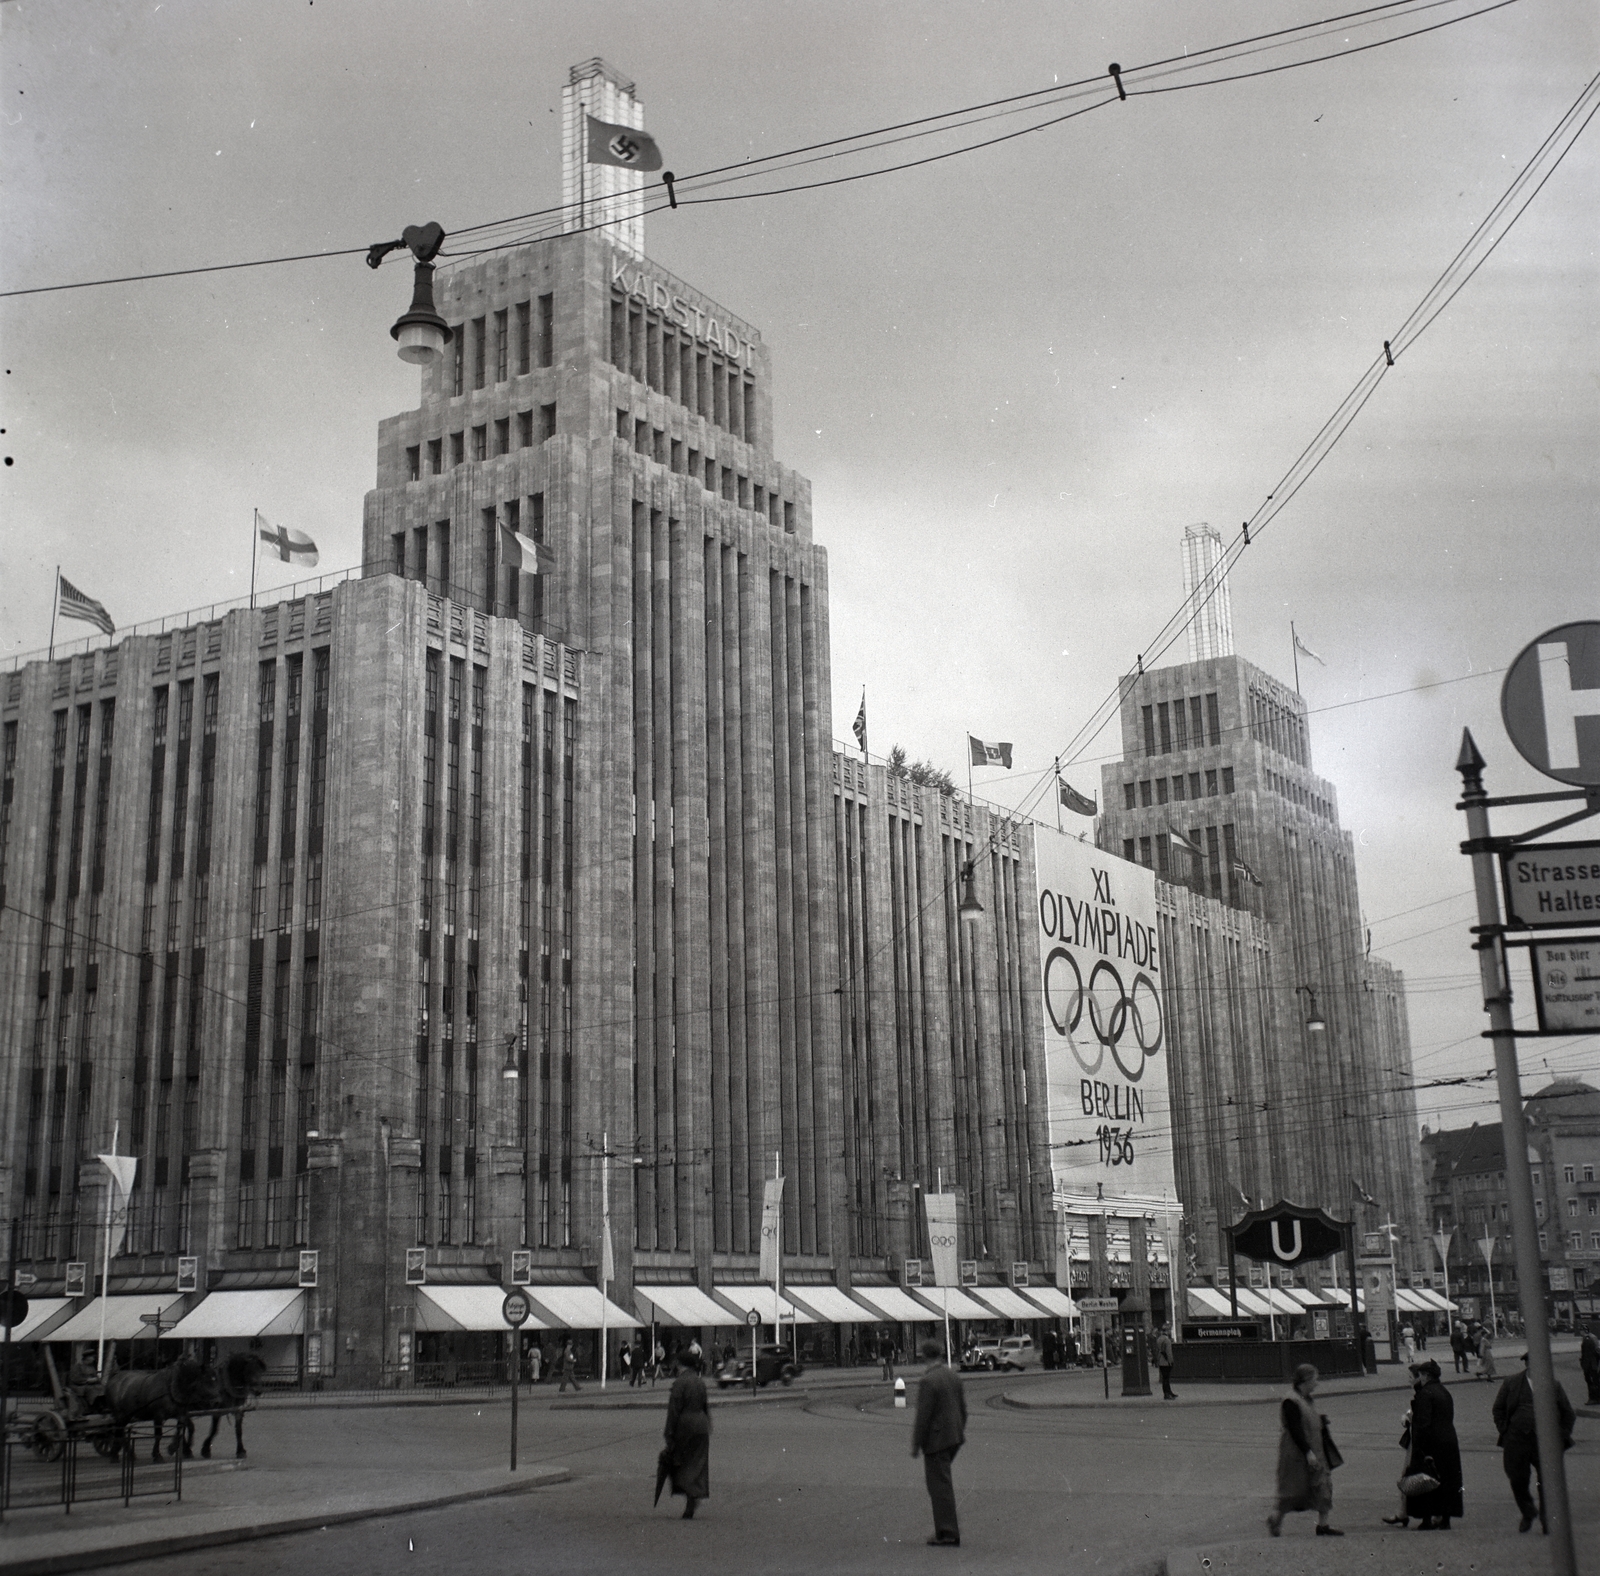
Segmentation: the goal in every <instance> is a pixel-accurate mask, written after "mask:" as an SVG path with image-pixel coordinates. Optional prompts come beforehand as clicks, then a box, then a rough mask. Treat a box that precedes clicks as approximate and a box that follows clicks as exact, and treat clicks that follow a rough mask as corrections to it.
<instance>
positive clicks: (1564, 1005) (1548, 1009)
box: [1530, 941, 1600, 1034]
mask: <svg viewBox="0 0 1600 1576" xmlns="http://www.w3.org/2000/svg"><path fill="white" fill-rule="evenodd" d="M1530 950H1531V952H1532V953H1533V994H1534V999H1535V1000H1536V1001H1537V1002H1538V1005H1539V1027H1540V1028H1541V1029H1543V1030H1544V1031H1545V1033H1546V1034H1595V1033H1600V943H1597V942H1593V941H1577V942H1574V941H1541V942H1535V943H1534V945H1533V946H1532V948H1531V949H1530Z"/></svg>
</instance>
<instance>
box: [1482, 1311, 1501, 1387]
mask: <svg viewBox="0 0 1600 1576" xmlns="http://www.w3.org/2000/svg"><path fill="white" fill-rule="evenodd" d="M1478 1373H1479V1376H1480V1377H1482V1378H1483V1379H1486V1380H1487V1381H1488V1382H1489V1383H1490V1384H1493V1383H1494V1382H1495V1379H1496V1378H1497V1377H1498V1375H1496V1373H1495V1371H1494V1331H1493V1330H1491V1329H1490V1328H1489V1327H1488V1326H1487V1325H1485V1326H1484V1330H1483V1334H1482V1335H1480V1336H1479V1337H1478Z"/></svg>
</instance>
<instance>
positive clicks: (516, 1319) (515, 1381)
mask: <svg viewBox="0 0 1600 1576" xmlns="http://www.w3.org/2000/svg"><path fill="white" fill-rule="evenodd" d="M532 1312H533V1309H532V1308H531V1307H530V1306H529V1304H528V1299H527V1298H526V1297H525V1296H524V1295H523V1294H522V1293H521V1292H520V1291H512V1292H507V1293H506V1300H505V1301H504V1302H503V1303H501V1304H500V1317H501V1318H502V1319H504V1320H505V1321H506V1323H507V1324H509V1325H510V1326H511V1470H512V1471H513V1472H515V1471H516V1470H517V1397H518V1396H519V1395H520V1394H521V1392H522V1326H523V1325H525V1324H526V1323H527V1322H528V1315H529V1314H530V1313H532Z"/></svg>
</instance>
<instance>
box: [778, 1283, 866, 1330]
mask: <svg viewBox="0 0 1600 1576" xmlns="http://www.w3.org/2000/svg"><path fill="white" fill-rule="evenodd" d="M789 1295H790V1296H791V1297H793V1298H794V1299H795V1300H796V1301H797V1302H803V1303H804V1304H805V1305H806V1307H808V1308H809V1309H810V1310H811V1311H812V1312H813V1313H814V1314H816V1315H817V1317H818V1319H820V1320H822V1321H824V1322H825V1323H828V1324H876V1323H877V1321H878V1315H877V1314H875V1313H874V1312H873V1311H872V1310H871V1309H870V1308H864V1307H863V1306H862V1305H861V1304H860V1303H859V1302H857V1301H856V1300H855V1299H854V1298H853V1297H849V1296H847V1295H846V1294H845V1293H844V1292H842V1291H840V1290H839V1288H838V1287H837V1286H791V1287H790V1288H789Z"/></svg>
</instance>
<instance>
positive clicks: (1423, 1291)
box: [1417, 1286, 1459, 1313]
mask: <svg viewBox="0 0 1600 1576" xmlns="http://www.w3.org/2000/svg"><path fill="white" fill-rule="evenodd" d="M1417 1295H1418V1296H1419V1297H1420V1298H1422V1300H1423V1301H1424V1302H1425V1303H1427V1305H1428V1306H1429V1307H1430V1308H1432V1309H1433V1311H1434V1312H1435V1313H1456V1312H1459V1310H1458V1309H1457V1307H1456V1305H1455V1304H1454V1303H1453V1302H1451V1301H1450V1299H1449V1298H1448V1297H1446V1296H1445V1295H1444V1294H1443V1293H1442V1292H1437V1291H1434V1290H1433V1289H1432V1288H1431V1287H1427V1286H1423V1287H1419V1288H1418V1291H1417Z"/></svg>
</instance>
